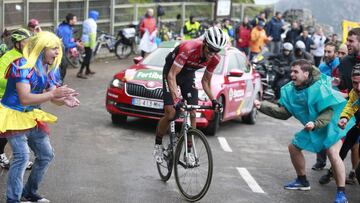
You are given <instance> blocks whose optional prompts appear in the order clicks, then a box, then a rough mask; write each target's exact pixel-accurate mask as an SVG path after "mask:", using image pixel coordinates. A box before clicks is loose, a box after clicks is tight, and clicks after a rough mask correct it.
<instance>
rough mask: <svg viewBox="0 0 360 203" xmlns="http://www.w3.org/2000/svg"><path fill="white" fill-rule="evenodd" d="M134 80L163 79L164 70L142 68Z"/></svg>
mask: <svg viewBox="0 0 360 203" xmlns="http://www.w3.org/2000/svg"><path fill="white" fill-rule="evenodd" d="M134 80H152V81H154V80H155V81H162V72H161V71H154V70H140V71H138V72H136V74H135V76H134Z"/></svg>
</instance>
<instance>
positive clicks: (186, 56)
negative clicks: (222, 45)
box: [163, 39, 220, 105]
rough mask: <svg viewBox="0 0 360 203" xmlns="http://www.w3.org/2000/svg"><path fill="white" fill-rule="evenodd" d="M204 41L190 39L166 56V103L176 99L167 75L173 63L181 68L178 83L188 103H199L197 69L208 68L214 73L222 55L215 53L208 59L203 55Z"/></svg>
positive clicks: (177, 76)
mask: <svg viewBox="0 0 360 203" xmlns="http://www.w3.org/2000/svg"><path fill="white" fill-rule="evenodd" d="M202 45H203V41H202V40H197V39H196V40H190V41H185V42H183V43H181V44H180V45H179V46H177V47H176V48H175V49H174V50H173V51H172V52H170V53H169V54H168V56H167V57H166V62H165V66H164V69H163V99H164V105H173V104H174V101H173V98H172V95H171V92H170V88H169V84H168V81H167V76H168V73H169V71H170V68H171V66H172V65H173V64H175V65H176V66H178V67H180V68H181V71H180V72H179V73H178V74H177V75H176V84H177V85H178V86H179V87H180V90H181V95H182V97H183V99H185V100H186V101H187V102H188V104H191V105H197V104H198V91H197V89H196V87H195V71H196V70H198V69H201V68H206V71H208V72H210V73H213V72H214V70H215V68H216V66H217V64H218V63H219V61H220V56H219V55H218V54H215V55H214V56H213V57H211V58H210V60H209V61H206V58H205V57H203V56H202V55H203V53H202V52H203V49H202V48H203V46H202Z"/></svg>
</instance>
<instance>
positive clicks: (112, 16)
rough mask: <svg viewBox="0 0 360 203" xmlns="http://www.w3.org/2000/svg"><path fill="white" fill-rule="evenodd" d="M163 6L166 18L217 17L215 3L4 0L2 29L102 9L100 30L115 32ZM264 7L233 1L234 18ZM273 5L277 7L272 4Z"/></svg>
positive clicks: (46, 25)
mask: <svg viewBox="0 0 360 203" xmlns="http://www.w3.org/2000/svg"><path fill="white" fill-rule="evenodd" d="M158 5H162V6H163V7H164V8H165V12H166V14H165V16H163V17H161V20H162V21H165V22H169V21H175V20H176V15H177V14H181V16H182V22H183V23H184V22H185V21H186V20H187V19H188V17H189V16H190V15H194V16H196V18H197V19H200V20H204V19H213V18H214V8H215V3H212V2H171V3H163V2H162V3H151V4H120V1H119V0H0V12H1V14H0V31H3V30H4V29H5V28H7V29H10V30H11V29H14V28H17V27H22V26H26V24H27V22H28V21H29V19H32V18H35V19H37V20H39V21H40V25H41V27H42V28H43V29H44V30H54V27H56V26H57V25H58V24H59V23H60V22H62V21H63V20H64V19H65V16H66V15H67V13H73V14H75V15H76V16H77V17H78V26H81V24H82V21H83V20H84V19H86V18H87V14H88V11H89V10H93V9H94V10H97V11H99V12H100V17H99V20H98V21H97V22H98V29H100V30H102V31H106V32H110V33H111V34H114V32H115V31H116V30H117V29H119V28H121V27H124V26H127V25H129V24H130V23H131V22H132V21H139V19H140V18H141V17H142V16H143V15H144V14H145V12H146V9H148V8H153V9H154V10H155V11H156V7H157V6H158ZM263 8H264V7H263V6H260V7H259V6H256V5H252V4H233V6H232V16H231V17H232V18H233V19H242V18H243V16H244V15H247V16H250V17H254V16H255V15H256V13H257V12H258V11H259V10H260V9H263ZM272 8H273V7H272Z"/></svg>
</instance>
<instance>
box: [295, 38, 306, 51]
mask: <svg viewBox="0 0 360 203" xmlns="http://www.w3.org/2000/svg"><path fill="white" fill-rule="evenodd" d="M295 48H296V49H301V50H305V48H306V47H305V43H304V42H303V41H300V40H299V41H297V42H296V44H295Z"/></svg>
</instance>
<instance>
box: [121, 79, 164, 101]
mask: <svg viewBox="0 0 360 203" xmlns="http://www.w3.org/2000/svg"><path fill="white" fill-rule="evenodd" d="M126 93H127V94H128V95H131V96H138V97H144V98H149V99H150V98H151V99H161V100H162V99H163V91H162V88H157V89H153V90H151V89H147V88H146V87H144V86H143V85H137V84H133V83H126Z"/></svg>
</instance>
